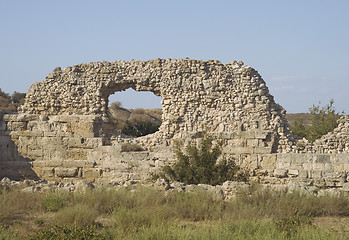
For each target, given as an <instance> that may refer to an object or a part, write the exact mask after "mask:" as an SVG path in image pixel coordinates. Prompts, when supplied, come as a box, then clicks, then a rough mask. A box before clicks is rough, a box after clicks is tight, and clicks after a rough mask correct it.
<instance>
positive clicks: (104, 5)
mask: <svg viewBox="0 0 349 240" xmlns="http://www.w3.org/2000/svg"><path fill="white" fill-rule="evenodd" d="M348 12H349V1H348V0H333V1H330V0H327V1H323V0H292V1H287V0H284V1H282V0H274V1H272V0H265V1H264V0H258V1H257V0H245V1H242V0H237V1H235V0H230V1H223V0H215V1H212V0H210V1H206V0H200V1H199V0H172V1H166V0H162V1H153V0H144V1H140V0H139V1H132V0H128V1H125V0H123V1H118V0H114V1H107V0H99V1H96V0H94V1H92V0H59V1H55V0H51V1H48V0H30V1H29V0H22V1H20V0H0V32H1V37H0V54H1V58H0V70H1V71H0V88H2V90H3V91H5V92H10V93H12V92H13V91H19V92H26V91H27V89H28V88H29V87H30V85H31V84H33V83H34V82H36V81H42V80H44V79H45V76H46V75H47V74H48V73H50V72H52V71H53V69H54V68H55V67H57V66H61V67H62V68H64V67H67V66H72V65H76V64H79V63H86V62H95V61H102V60H105V61H114V60H131V59H136V60H149V59H155V58H165V59H166V58H185V57H189V58H190V59H202V60H206V59H217V60H220V61H221V62H223V63H227V62H231V61H233V60H237V61H240V60H242V61H243V62H244V63H245V64H246V65H249V66H251V67H253V68H255V69H256V70H258V71H259V73H260V74H261V75H262V77H263V78H264V80H265V81H266V83H267V86H268V87H269V90H270V92H271V94H273V95H274V96H275V101H276V102H277V103H279V104H281V105H282V106H283V107H284V108H285V109H286V110H287V111H288V112H290V113H295V112H307V111H308V108H309V107H311V106H312V104H314V103H317V102H318V101H321V102H322V103H328V102H329V100H330V99H331V98H333V99H334V101H335V106H336V108H337V110H345V111H346V113H349V106H348V102H349V94H348V93H349V74H348V73H347V72H348V69H349V13H348ZM126 95H127V94H126ZM120 100H121V101H122V103H123V106H125V107H131V108H134V107H156V106H159V100H158V99H154V100H153V99H150V100H144V99H140V100H139V99H138V98H137V96H131V97H130V96H129V99H120ZM144 102H150V103H153V102H154V104H155V105H144V104H143V105H142V103H144ZM128 103H129V104H128Z"/></svg>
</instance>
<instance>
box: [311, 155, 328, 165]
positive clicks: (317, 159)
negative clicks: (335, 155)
mask: <svg viewBox="0 0 349 240" xmlns="http://www.w3.org/2000/svg"><path fill="white" fill-rule="evenodd" d="M313 162H314V164H326V163H331V161H330V155H329V154H315V155H314V158H313Z"/></svg>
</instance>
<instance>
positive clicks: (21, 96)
mask: <svg viewBox="0 0 349 240" xmlns="http://www.w3.org/2000/svg"><path fill="white" fill-rule="evenodd" d="M25 95H26V94H25V93H20V92H16V91H14V92H13V94H12V96H11V98H12V102H13V103H17V104H19V105H23V104H24V100H25Z"/></svg>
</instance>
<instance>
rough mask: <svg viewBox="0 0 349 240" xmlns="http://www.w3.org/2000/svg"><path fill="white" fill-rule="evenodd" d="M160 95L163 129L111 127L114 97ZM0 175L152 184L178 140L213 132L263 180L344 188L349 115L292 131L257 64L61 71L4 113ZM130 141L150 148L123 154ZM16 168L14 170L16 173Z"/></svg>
mask: <svg viewBox="0 0 349 240" xmlns="http://www.w3.org/2000/svg"><path fill="white" fill-rule="evenodd" d="M130 87H131V88H133V89H135V90H137V91H151V92H153V93H154V94H155V95H158V96H161V97H162V110H163V116H162V125H161V126H160V129H159V131H158V132H156V133H154V134H150V135H147V136H144V137H139V138H133V137H130V136H125V135H122V134H120V133H118V132H116V131H112V130H111V128H110V121H109V118H108V116H109V114H108V97H109V95H111V94H113V93H115V92H117V91H123V90H125V89H128V88H130ZM0 130H1V131H0V147H1V155H0V157H1V158H0V171H1V172H0V177H1V176H10V175H11V176H15V177H16V178H20V177H29V176H32V175H34V176H35V177H39V178H44V179H53V180H59V181H70V180H72V179H77V178H83V179H87V180H89V181H95V182H108V181H125V180H145V179H147V178H149V177H151V174H152V173H154V172H156V171H158V169H159V167H161V166H163V165H165V164H169V163H172V162H173V161H174V160H175V159H174V154H173V152H172V144H173V141H174V140H176V139H181V140H183V141H188V140H190V139H192V138H200V136H201V134H202V132H204V131H206V132H208V133H209V134H212V135H214V136H216V137H217V138H220V139H223V140H224V143H225V145H224V147H223V152H224V154H225V156H226V157H227V158H232V159H234V160H235V161H237V162H238V163H239V164H240V165H242V166H244V167H248V168H249V169H251V172H252V178H253V179H255V180H256V181H260V182H263V183H272V184H279V183H280V184H283V183H287V182H292V181H298V182H301V183H304V184H306V185H307V186H315V185H316V186H319V187H321V186H325V187H333V188H337V187H341V186H342V185H343V183H345V182H347V181H348V173H349V157H348V154H349V141H348V140H349V139H348V137H349V117H347V116H344V117H342V119H341V120H340V124H339V126H338V128H336V129H335V130H334V131H333V132H331V133H329V134H327V135H326V136H324V137H323V138H321V139H319V140H317V141H316V142H315V143H313V144H312V143H308V142H306V141H304V140H300V139H299V138H298V137H297V136H294V135H293V133H292V132H291V131H290V130H289V126H288V123H287V121H286V118H285V110H284V109H283V108H282V107H281V106H280V105H278V104H276V103H275V102H274V99H273V96H272V95H270V93H269V91H268V88H267V86H266V84H265V82H264V80H263V79H262V78H261V76H260V75H259V74H258V72H257V71H256V70H254V69H253V68H251V67H249V66H245V65H243V63H241V62H240V63H237V62H232V63H228V64H222V63H220V62H219V61H197V60H188V59H183V60H173V59H167V60H163V59H157V60H151V61H147V62H143V61H131V62H125V61H116V62H113V63H109V62H98V63H88V64H80V65H77V66H74V67H68V68H66V69H63V70H61V69H60V68H56V69H55V70H54V72H53V73H50V74H49V75H48V76H47V79H46V80H45V81H42V82H37V83H35V84H33V85H32V86H31V88H30V89H29V90H28V93H27V97H26V102H25V105H24V106H23V107H22V109H21V111H20V114H12V115H11V114H10V115H5V116H4V121H3V122H2V123H1V129H0ZM125 144H138V145H139V146H140V147H142V148H143V150H144V151H132V152H123V151H122V147H123V145H125ZM10 173H11V174H10Z"/></svg>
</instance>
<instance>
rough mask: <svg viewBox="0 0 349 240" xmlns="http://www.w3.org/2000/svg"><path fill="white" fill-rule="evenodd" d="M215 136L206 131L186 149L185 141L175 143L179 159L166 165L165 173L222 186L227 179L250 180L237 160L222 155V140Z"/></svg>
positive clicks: (187, 179) (166, 176)
mask: <svg viewBox="0 0 349 240" xmlns="http://www.w3.org/2000/svg"><path fill="white" fill-rule="evenodd" d="M213 140H214V139H213V138H212V137H211V136H208V135H207V134H205V135H204V136H203V138H202V139H201V140H200V141H199V143H198V144H195V143H194V142H193V141H192V142H191V143H189V144H188V146H187V147H186V148H185V151H184V152H183V151H182V149H183V144H181V143H178V142H177V144H176V145H175V148H174V151H175V154H176V158H177V162H176V163H175V164H174V165H173V166H165V167H164V168H163V173H161V174H160V175H162V176H163V177H165V178H169V179H171V180H175V181H179V182H184V183H186V184H199V183H203V184H210V185H218V184H222V183H223V182H225V181H247V178H248V174H247V173H245V172H243V171H241V169H240V167H239V166H237V165H236V163H235V162H234V161H227V160H226V159H224V158H223V159H222V160H221V161H219V162H218V158H219V157H220V156H221V154H222V150H221V142H219V141H218V143H217V144H214V143H213Z"/></svg>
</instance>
